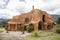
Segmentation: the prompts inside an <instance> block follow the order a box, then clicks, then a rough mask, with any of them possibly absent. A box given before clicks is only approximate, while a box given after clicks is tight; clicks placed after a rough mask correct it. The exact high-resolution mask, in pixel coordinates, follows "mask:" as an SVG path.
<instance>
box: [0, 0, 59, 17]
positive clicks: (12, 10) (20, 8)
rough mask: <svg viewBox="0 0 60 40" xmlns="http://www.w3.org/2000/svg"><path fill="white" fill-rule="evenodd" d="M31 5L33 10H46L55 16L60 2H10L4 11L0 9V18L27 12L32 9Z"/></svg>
mask: <svg viewBox="0 0 60 40" xmlns="http://www.w3.org/2000/svg"><path fill="white" fill-rule="evenodd" d="M32 5H34V6H35V8H38V9H42V10H46V11H48V12H49V13H50V14H55V13H56V12H55V11H56V10H57V9H60V0H25V1H23V2H21V1H19V0H10V1H9V4H8V5H7V7H6V8H5V9H0V15H1V16H0V17H8V18H11V17H13V16H14V15H18V14H20V13H23V12H28V11H30V10H31V9H32ZM57 12H58V10H57Z"/></svg>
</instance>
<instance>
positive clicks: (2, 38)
mask: <svg viewBox="0 0 60 40" xmlns="http://www.w3.org/2000/svg"><path fill="white" fill-rule="evenodd" d="M30 34H31V33H26V32H25V34H22V32H13V31H11V32H9V33H6V32H5V31H4V32H2V33H0V40H25V39H24V37H26V36H28V35H30Z"/></svg>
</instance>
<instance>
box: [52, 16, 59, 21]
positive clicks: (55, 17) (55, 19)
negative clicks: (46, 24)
mask: <svg viewBox="0 0 60 40" xmlns="http://www.w3.org/2000/svg"><path fill="white" fill-rule="evenodd" d="M51 16H52V18H53V20H54V21H57V20H58V18H59V17H60V15H51Z"/></svg>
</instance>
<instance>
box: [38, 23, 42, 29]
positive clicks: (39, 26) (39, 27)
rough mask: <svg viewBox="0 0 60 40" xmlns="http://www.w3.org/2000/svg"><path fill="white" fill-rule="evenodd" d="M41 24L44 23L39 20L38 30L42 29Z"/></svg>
mask: <svg viewBox="0 0 60 40" xmlns="http://www.w3.org/2000/svg"><path fill="white" fill-rule="evenodd" d="M41 25H42V23H41V22H39V23H38V30H42V26H41Z"/></svg>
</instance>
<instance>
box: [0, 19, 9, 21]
mask: <svg viewBox="0 0 60 40" xmlns="http://www.w3.org/2000/svg"><path fill="white" fill-rule="evenodd" d="M8 20H9V19H5V18H0V22H6V21H8Z"/></svg>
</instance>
